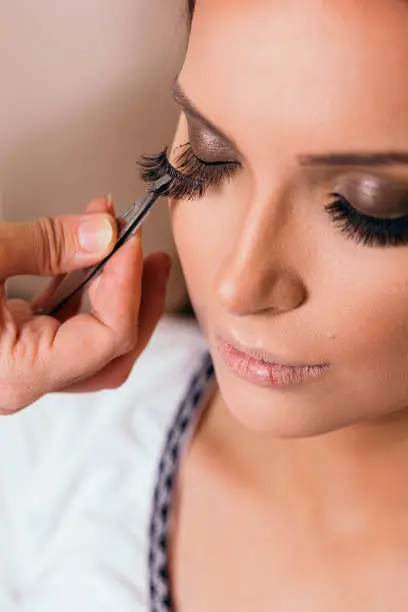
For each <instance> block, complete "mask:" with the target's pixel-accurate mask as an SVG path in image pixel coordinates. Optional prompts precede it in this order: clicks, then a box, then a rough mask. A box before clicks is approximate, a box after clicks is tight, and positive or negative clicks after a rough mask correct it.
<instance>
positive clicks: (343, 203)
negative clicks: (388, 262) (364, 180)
mask: <svg viewBox="0 0 408 612" xmlns="http://www.w3.org/2000/svg"><path fill="white" fill-rule="evenodd" d="M330 195H331V196H332V197H334V198H335V200H334V201H333V202H332V203H331V204H328V205H327V206H325V210H326V211H327V212H328V213H329V215H330V216H331V217H332V220H333V222H334V223H335V225H337V226H338V227H339V228H340V230H341V231H342V232H344V233H345V234H346V236H347V237H349V238H353V239H354V240H355V241H356V242H357V243H358V244H363V245H364V246H378V247H386V246H401V245H404V244H405V245H406V244H408V215H404V216H401V217H397V218H394V219H380V218H379V217H372V216H371V215H365V214H364V213H361V212H359V211H358V210H356V209H355V208H354V207H353V206H352V205H351V204H350V202H349V201H348V200H346V198H344V197H343V196H342V195H341V194H340V193H332V194H330Z"/></svg>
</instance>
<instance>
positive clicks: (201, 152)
mask: <svg viewBox="0 0 408 612" xmlns="http://www.w3.org/2000/svg"><path fill="white" fill-rule="evenodd" d="M186 121H187V128H188V135H189V141H190V145H191V148H192V149H193V151H194V153H195V154H196V156H197V157H198V158H199V159H201V160H202V161H203V162H204V163H215V162H219V163H241V156H240V154H239V152H238V151H237V149H236V147H235V146H233V145H232V144H230V143H229V142H228V141H226V140H224V139H223V138H222V137H221V136H219V135H218V134H217V133H214V132H213V131H212V130H211V129H210V128H209V127H208V126H203V125H202V123H200V121H199V120H198V119H196V118H194V117H190V116H189V115H188V113H187V112H186Z"/></svg>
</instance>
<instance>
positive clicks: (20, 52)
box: [0, 0, 186, 301]
mask: <svg viewBox="0 0 408 612" xmlns="http://www.w3.org/2000/svg"><path fill="white" fill-rule="evenodd" d="M185 42H186V29H185V15H184V1H183V0H177V1H174V0H85V1H84V0H69V1H68V0H58V1H56V0H36V1H35V2H33V1H32V0H0V75H1V86H0V87H1V111H0V206H1V214H2V217H3V218H4V219H6V220H21V219H29V218H33V217H36V216H39V215H53V214H57V213H63V212H64V213H68V212H79V211H82V210H83V209H84V206H85V204H86V202H87V201H88V200H90V199H91V198H92V197H94V196H98V195H104V194H107V193H109V192H110V193H112V194H113V197H114V200H115V202H116V204H117V207H118V210H119V211H122V210H123V209H124V208H125V207H126V205H127V204H128V203H130V202H131V201H132V200H133V199H134V197H135V196H136V195H138V194H139V193H140V191H141V189H142V188H143V187H142V185H141V183H140V181H139V179H138V175H137V169H136V161H137V159H138V157H139V155H140V154H141V153H142V152H158V151H159V150H160V149H161V148H162V147H163V145H164V144H167V143H169V141H171V136H172V133H173V130H174V126H175V121H176V118H177V110H176V108H175V106H174V104H173V102H172V101H171V99H170V93H169V91H170V85H171V82H172V80H173V78H174V76H175V75H176V74H177V72H178V70H179V69H180V67H181V63H182V59H183V54H184V51H185ZM144 236H145V243H146V247H147V251H150V250H152V249H155V248H158V249H162V248H164V249H166V250H170V251H172V250H173V246H172V242H171V236H170V232H169V227H168V219H167V210H166V206H165V204H162V205H160V204H158V205H157V206H156V210H155V211H154V212H153V213H152V215H151V217H150V219H149V220H148V222H147V223H146V231H145V232H144ZM172 281H173V292H172V294H173V296H174V299H176V301H177V299H178V296H179V295H180V291H181V289H180V288H179V274H177V273H175V274H173V279H172ZM38 288H39V285H38V281H35V282H34V279H27V278H22V277H21V278H19V279H14V280H13V281H12V282H11V284H9V295H20V296H24V297H29V296H30V295H32V294H33V292H34V291H35V290H37V289H38Z"/></svg>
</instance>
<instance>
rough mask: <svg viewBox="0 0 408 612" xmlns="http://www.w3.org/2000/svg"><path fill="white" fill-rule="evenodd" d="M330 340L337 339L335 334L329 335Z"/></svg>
mask: <svg viewBox="0 0 408 612" xmlns="http://www.w3.org/2000/svg"><path fill="white" fill-rule="evenodd" d="M329 338H330V340H335V339H336V338H337V336H336V334H330V335H329Z"/></svg>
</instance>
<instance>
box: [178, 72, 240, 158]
mask: <svg viewBox="0 0 408 612" xmlns="http://www.w3.org/2000/svg"><path fill="white" fill-rule="evenodd" d="M172 93H173V100H174V101H175V102H176V103H177V104H179V105H180V106H181V107H182V108H183V110H184V111H185V112H186V113H187V114H188V115H190V116H191V117H194V118H195V119H197V120H198V121H199V122H200V123H202V124H203V125H204V126H205V127H206V128H208V129H209V130H210V131H211V132H212V133H213V134H214V135H215V136H217V137H218V138H220V139H221V140H224V141H225V142H226V143H228V144H229V145H231V147H233V148H234V149H236V150H238V149H237V146H236V144H235V143H234V141H233V140H231V138H229V137H228V136H227V135H226V134H224V132H223V131H222V130H220V128H218V127H217V126H216V125H214V123H212V122H211V121H210V120H209V119H207V117H205V116H204V115H203V114H202V113H201V112H200V111H199V110H198V108H197V107H196V106H195V104H194V102H192V101H191V100H190V98H189V97H188V96H187V95H186V93H185V91H184V90H183V88H182V86H181V84H180V82H179V80H178V79H176V80H175V81H174V83H173V88H172Z"/></svg>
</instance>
